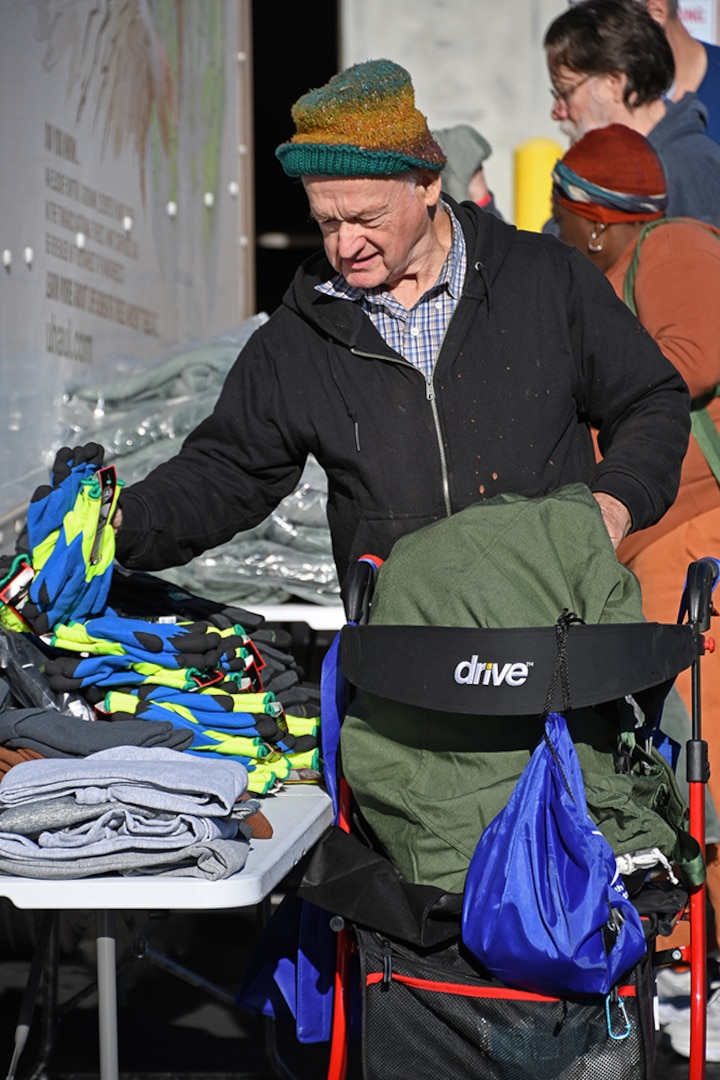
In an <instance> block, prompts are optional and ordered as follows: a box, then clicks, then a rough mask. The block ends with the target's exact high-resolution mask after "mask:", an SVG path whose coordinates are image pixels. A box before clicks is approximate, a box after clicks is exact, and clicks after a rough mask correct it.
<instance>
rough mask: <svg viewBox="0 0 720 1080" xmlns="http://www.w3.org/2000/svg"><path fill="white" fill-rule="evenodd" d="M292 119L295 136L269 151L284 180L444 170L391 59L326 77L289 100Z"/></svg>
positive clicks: (403, 74)
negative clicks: (317, 87) (318, 83)
mask: <svg viewBox="0 0 720 1080" xmlns="http://www.w3.org/2000/svg"><path fill="white" fill-rule="evenodd" d="M292 118H293V120H294V121H295V127H296V133H295V135H293V137H292V139H291V140H290V142H286V143H282V145H281V146H279V147H278V148H277V150H276V151H275V155H276V157H277V158H279V160H280V163H281V164H282V167H283V169H284V170H285V172H286V173H287V175H288V176H393V175H395V174H397V173H401V172H406V171H407V170H409V169H416V168H424V169H433V170H435V171H438V172H439V171H440V169H442V168H443V166H444V165H445V161H446V158H445V155H444V153H443V152H442V150H441V149H440V147H439V146H438V144H437V143H436V142H435V140H434V139H433V137H432V135H431V134H430V131H429V129H428V126H427V121H426V119H425V117H424V116H423V114H422V113H421V112H418V110H417V109H416V108H415V92H414V90H413V85H412V82H411V79H410V75H409V74H408V72H407V71H406V70H405V68H402V67H400V65H399V64H395V63H393V62H392V60H367V61H366V62H365V63H363V64H355V65H354V66H353V67H349V68H347V69H346V70H345V71H341V72H340V74H339V75H334V76H333V77H332V79H330V81H329V82H328V83H327V84H326V85H325V86H321V87H320V88H319V89H318V90H310V91H309V92H308V93H307V94H304V95H303V96H302V97H301V98H299V99H298V100H297V101H296V102H295V104H294V106H293V108H292Z"/></svg>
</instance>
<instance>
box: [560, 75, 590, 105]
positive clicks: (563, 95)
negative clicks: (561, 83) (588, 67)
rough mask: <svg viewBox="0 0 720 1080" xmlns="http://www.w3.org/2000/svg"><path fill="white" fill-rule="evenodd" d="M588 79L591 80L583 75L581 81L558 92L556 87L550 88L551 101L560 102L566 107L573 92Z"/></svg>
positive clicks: (588, 76)
mask: <svg viewBox="0 0 720 1080" xmlns="http://www.w3.org/2000/svg"><path fill="white" fill-rule="evenodd" d="M588 79H592V75H583V77H582V79H579V80H578V81H577V82H576V83H575V84H574V86H569V87H568V88H567V90H558V88H557V86H551V87H550V93H551V95H552V99H553V101H562V102H563V104H565V105H567V103H568V101H569V100H570V98H571V97H572V96H573V94H574V93H575V91H576V90H579V89H580V87H581V86H583V84H584V83H586V82H587V81H588Z"/></svg>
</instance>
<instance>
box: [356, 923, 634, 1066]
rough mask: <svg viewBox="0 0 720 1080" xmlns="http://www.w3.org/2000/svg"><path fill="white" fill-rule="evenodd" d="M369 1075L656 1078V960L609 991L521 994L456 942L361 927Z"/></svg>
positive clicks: (364, 1032) (365, 1051) (364, 1043)
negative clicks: (412, 939) (405, 938)
mask: <svg viewBox="0 0 720 1080" xmlns="http://www.w3.org/2000/svg"><path fill="white" fill-rule="evenodd" d="M356 930H357V945H358V952H359V957H360V969H361V984H362V985H361V990H362V995H363V1030H362V1057H363V1077H364V1080H407V1077H408V1076H411V1077H412V1080H451V1078H455V1077H460V1076H472V1077H473V1078H474V1080H593V1078H597V1080H606V1078H607V1077H612V1078H613V1080H651V1078H652V1076H653V1073H654V1054H655V1050H654V1044H655V1031H654V1022H653V1006H652V999H653V989H654V979H653V971H652V965H651V963H650V960H649V958H648V957H644V958H643V959H642V961H641V962H640V963H639V964H638V965H637V966H636V967H635V968H633V970H632V971H631V972H630V973H629V975H628V976H627V978H626V979H625V980H624V981H623V984H622V985H621V986H619V987H617V988H615V989H614V990H613V992H612V993H611V994H610V995H608V996H607V997H603V996H588V997H585V998H583V999H580V998H578V999H563V1000H560V999H557V998H550V997H544V996H541V995H538V994H530V993H527V992H525V991H519V990H513V989H510V988H508V987H506V986H504V985H503V984H502V983H500V982H498V981H497V980H495V979H493V978H492V977H491V976H489V975H487V973H484V972H483V970H482V968H480V967H479V966H478V965H473V964H471V963H470V962H469V960H468V959H466V958H465V955H463V954H462V953H461V951H460V948H459V947H458V945H457V944H453V945H451V946H444V947H442V948H439V949H433V950H427V949H426V950H419V949H415V948H411V947H410V946H408V945H404V944H403V945H401V944H399V943H398V942H391V941H390V940H389V939H388V938H384V937H382V936H380V935H379V934H376V933H374V932H371V931H367V930H363V929H361V928H356Z"/></svg>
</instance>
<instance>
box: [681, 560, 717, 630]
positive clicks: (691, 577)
mask: <svg viewBox="0 0 720 1080" xmlns="http://www.w3.org/2000/svg"><path fill="white" fill-rule="evenodd" d="M719 574H720V563H719V562H718V560H717V559H711V558H705V559H698V560H697V561H696V562H694V563H690V566H689V567H688V573H687V584H686V596H687V612H688V622H689V623H690V624H691V626H693V627H694V628H695V629H696V630H698V631H699V632H700V633H701V634H702V633H705V631H706V630H709V629H710V616H711V615H712V613H713V603H712V594H713V589H714V588H715V585H716V584H717V580H718V575H719Z"/></svg>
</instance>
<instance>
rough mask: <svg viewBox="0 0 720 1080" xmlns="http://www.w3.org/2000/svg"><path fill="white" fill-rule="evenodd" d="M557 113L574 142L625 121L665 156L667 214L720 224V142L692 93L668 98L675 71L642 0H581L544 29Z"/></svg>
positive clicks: (662, 37)
mask: <svg viewBox="0 0 720 1080" xmlns="http://www.w3.org/2000/svg"><path fill="white" fill-rule="evenodd" d="M544 45H545V53H546V57H547V64H548V70H549V72H550V79H551V81H552V95H553V98H554V99H555V100H554V105H553V110H552V116H553V119H554V120H557V121H558V123H559V124H560V128H561V130H562V131H563V132H564V133H565V134H566V135H567V136H569V138H570V141H571V143H574V142H576V141H577V140H578V139H580V138H582V136H583V135H585V134H586V133H587V132H588V131H591V130H592V129H593V128H600V127H606V126H607V125H608V124H625V126H626V127H630V128H633V129H634V130H635V131H639V132H640V134H641V135H644V136H645V137H646V138H647V140H648V142H649V143H650V144H651V145H652V147H653V149H654V150H656V151H657V153H658V154H659V155H660V157H661V158H662V161H663V165H664V167H665V172H666V175H667V179H668V196H669V203H668V208H667V213H668V217H695V218H699V219H700V220H701V221H707V222H709V223H710V224H712V225H720V146H718V144H717V143H715V142H713V140H712V139H711V138H709V136H708V135H707V134H706V129H707V109H706V108H705V106H704V105H703V104H702V102H700V101H699V99H698V98H697V96H696V95H695V94H692V93H686V94H684V95H683V96H682V97H681V98H680V99H679V100H678V101H670V100H669V99H668V97H667V96H666V95H667V94H668V92H669V91H670V87H671V84H672V82H673V77H674V73H675V66H674V61H673V54H672V51H671V48H670V44H669V43H668V40H667V38H666V37H665V34H664V33H663V31H662V29H661V27H660V25H659V24H658V22H656V20H655V19H653V18H652V17H651V15H650V14H649V11H648V10H645V7H644V6H643V5H642V4H639V3H638V2H637V0H581V2H580V3H576V4H573V5H572V6H571V7H569V8H568V9H567V10H566V11H564V12H563V13H562V14H561V15H559V16H558V17H557V18H556V19H555V20H554V21H553V22H552V23H551V24H550V26H549V28H548V30H547V32H546V34H545V40H544Z"/></svg>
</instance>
